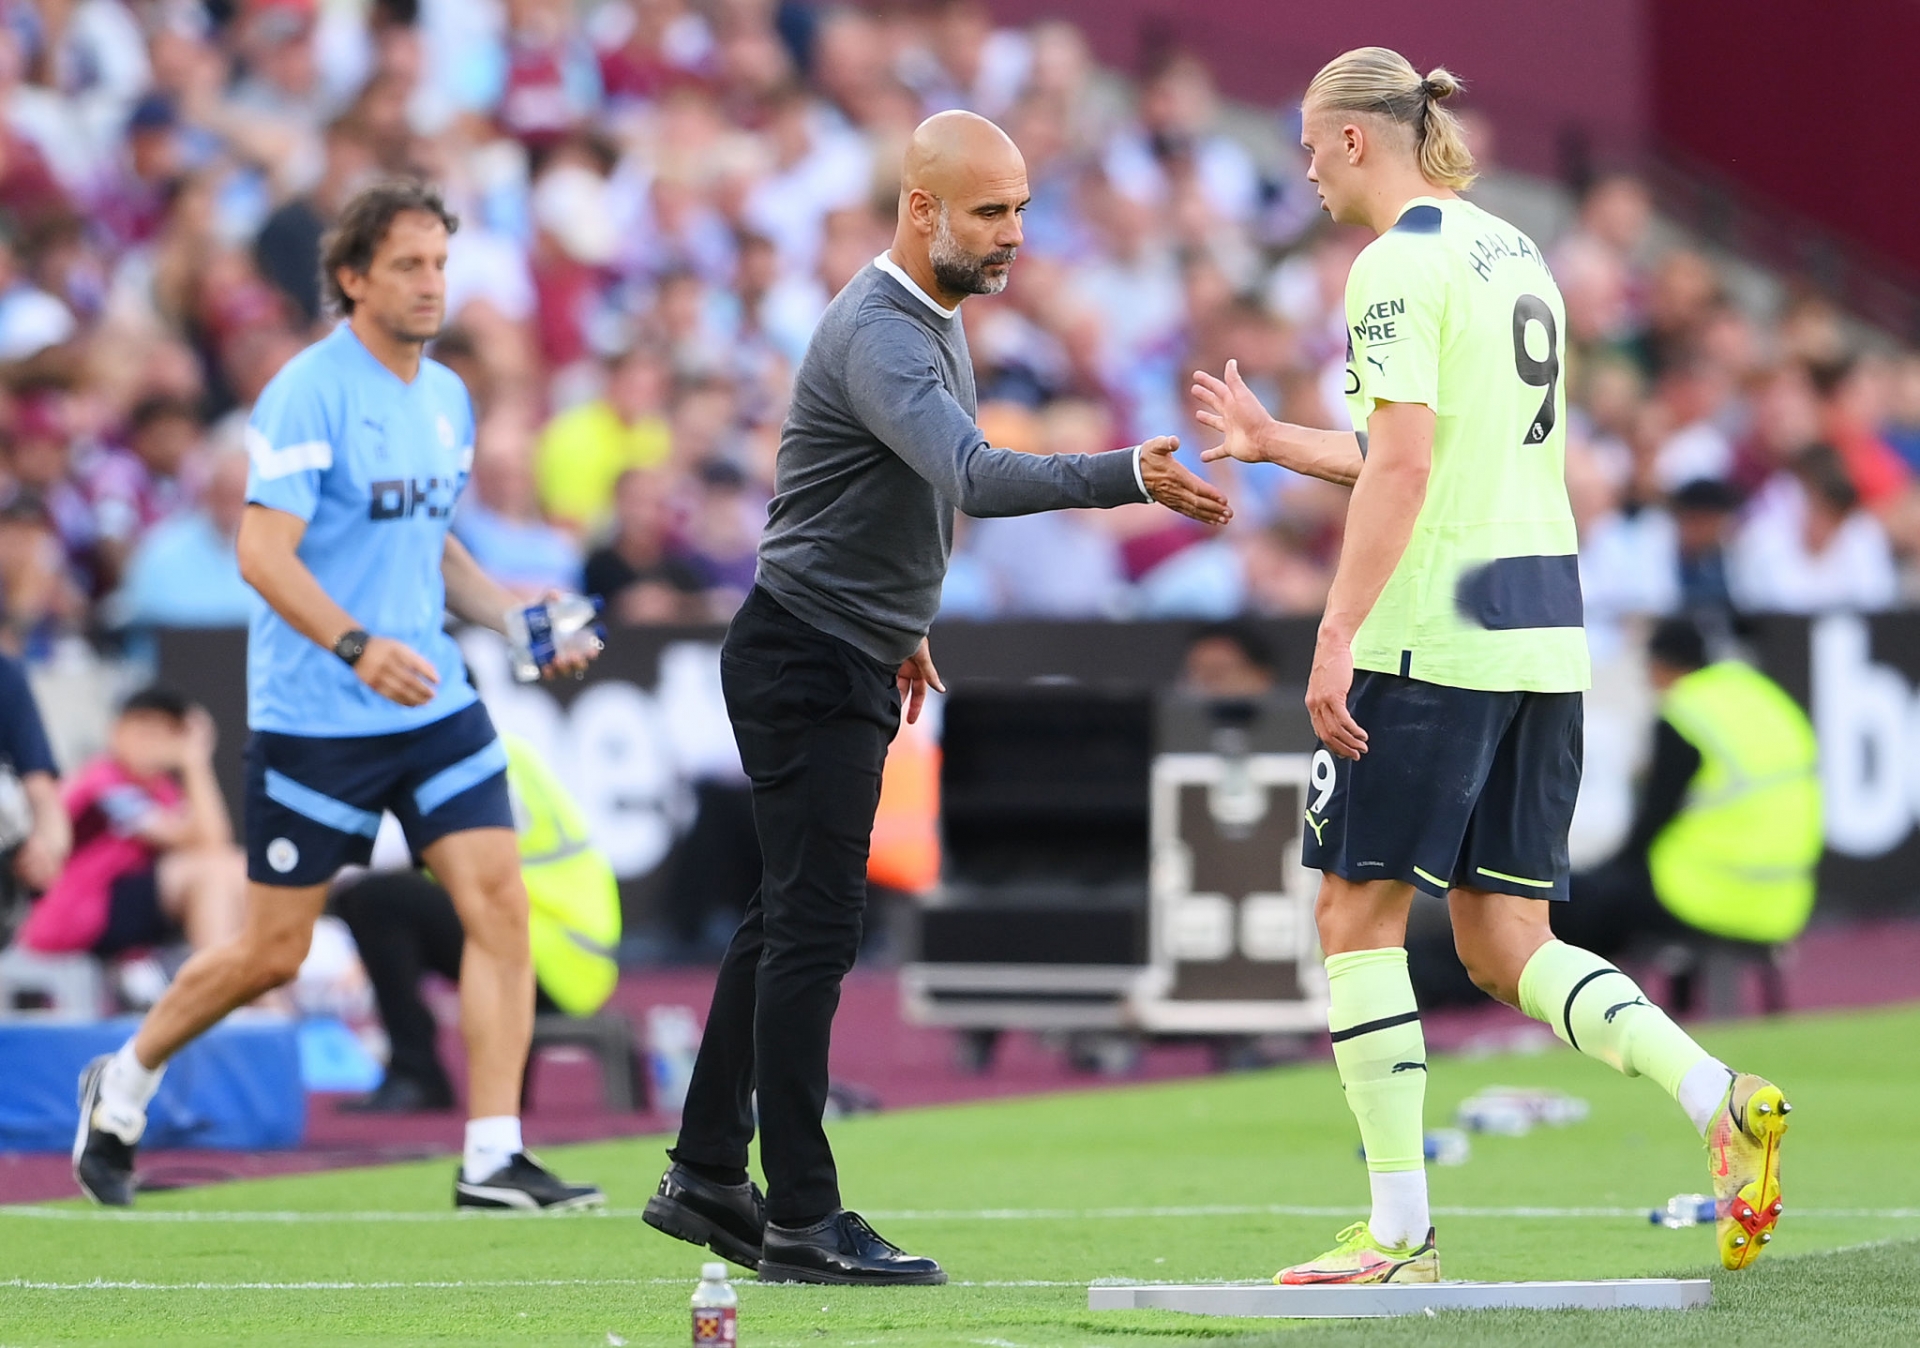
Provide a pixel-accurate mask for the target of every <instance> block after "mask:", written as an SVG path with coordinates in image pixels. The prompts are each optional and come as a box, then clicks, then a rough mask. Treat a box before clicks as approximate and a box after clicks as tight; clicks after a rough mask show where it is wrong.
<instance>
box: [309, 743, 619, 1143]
mask: <svg viewBox="0 0 1920 1348" xmlns="http://www.w3.org/2000/svg"><path fill="white" fill-rule="evenodd" d="M500 738H501V740H502V742H503V743H504V744H505V745H506V750H507V789H508V792H509V794H510V796H511V798H512V801H513V821H514V828H515V831H516V832H517V833H518V835H519V844H520V873H521V876H522V878H523V879H524V880H525V881H526V886H527V898H528V900H529V909H530V923H529V927H530V933H529V934H530V936H531V938H532V944H533V972H534V982H535V984H536V990H535V995H536V1001H535V1006H536V1008H537V1009H538V1010H540V1011H548V1012H551V1011H556V1010H558V1011H564V1012H565V1013H566V1014H568V1015H570V1016H590V1015H592V1014H593V1013H594V1012H596V1011H598V1010H599V1009H600V1008H601V1007H602V1006H603V1005H605V1004H606V1000H607V998H608V997H609V996H610V995H612V993H613V988H614V984H615V983H616V982H617V981H618V980H619V977H620V970H619V967H618V966H617V965H616V964H615V963H614V948H615V947H616V946H618V945H619V944H620V893H619V889H618V888H617V886H616V884H615V882H614V876H613V869H612V867H610V866H609V865H608V864H607V859H606V858H605V857H604V856H602V855H601V854H600V853H599V852H597V851H595V850H594V849H593V847H592V846H591V845H590V844H589V843H588V841H587V825H586V819H585V817H584V816H583V815H582V814H581V813H580V807H579V806H578V805H576V804H575V803H574V801H573V798H572V797H571V796H569V795H568V794H567V791H566V788H565V787H563V786H562V785H561V784H560V780H559V778H558V777H556V776H555V775H554V773H553V771H552V770H551V769H550V768H548V767H547V765H546V764H545V763H543V762H541V761H540V758H539V756H538V755H537V754H535V753H534V752H533V750H532V749H531V747H529V746H528V744H527V743H526V742H525V741H524V740H520V739H516V738H515V737H513V736H512V735H502V736H501V737H500ZM332 908H333V911H334V913H336V914H337V915H338V916H339V917H340V918H341V919H342V920H343V921H345V922H346V924H347V927H348V929H349V930H350V931H351V932H352V933H353V940H354V944H355V945H356V946H358V947H359V950H360V962H361V963H362V964H364V965H365V966H366V970H367V977H368V980H369V981H370V982H372V984H373V993H374V998H375V1000H376V1001H377V1002H378V1003H379V1006H380V1019H381V1021H382V1022H383V1023H384V1024H385V1026H386V1030H387V1040H388V1043H389V1045H390V1046H391V1050H390V1052H389V1053H388V1056H387V1072H386V1077H385V1078H384V1079H383V1080H382V1081H381V1083H380V1088H379V1089H378V1090H376V1091H374V1092H373V1093H372V1094H371V1095H369V1096H366V1097H365V1098H363V1099H361V1100H357V1101H352V1102H349V1103H347V1104H346V1105H344V1106H343V1108H347V1109H351V1110H355V1111H360V1112H368V1113H407V1112H412V1111H416V1110H439V1109H451V1108H452V1107H453V1103H454V1101H453V1086H452V1083H451V1082H449V1081H448V1079H447V1074H446V1069H445V1068H444V1067H443V1066H442V1065H441V1062H440V1054H439V1050H438V1046H437V1044H436V1042H435V1040H436V1038H437V1036H438V1027H437V1026H436V1025H435V1023H434V1019H433V1013H432V1012H431V1011H429V1010H428V1009H427V1004H426V1002H425V1001H424V1000H422V998H421V996H420V978H421V975H422V974H425V973H429V972H431V973H437V974H439V975H440V976H441V977H443V978H446V979H448V980H449V981H455V982H457V981H458V980H459V977H460V959H461V953H462V950H463V948H464V946H465V941H466V934H465V932H464V931H463V930H462V928H461V926H460V918H459V915H458V914H457V913H455V911H454V907H453V900H452V899H451V898H449V897H448V895H447V892H446V890H444V889H442V888H441V887H440V886H439V885H437V884H435V883H434V882H433V879H432V877H431V876H429V875H427V874H426V873H425V872H422V871H416V870H393V871H374V872H371V873H369V874H368V875H366V876H364V877H362V878H361V879H359V880H356V881H354V882H353V883H352V884H350V885H348V886H346V887H345V888H343V889H341V890H340V892H339V893H337V894H335V895H334V897H333V903H332Z"/></svg>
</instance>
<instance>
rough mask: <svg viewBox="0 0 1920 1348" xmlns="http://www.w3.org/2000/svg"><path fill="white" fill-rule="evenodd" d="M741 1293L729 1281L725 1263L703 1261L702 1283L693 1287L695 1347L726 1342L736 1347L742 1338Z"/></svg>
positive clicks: (729, 1345)
mask: <svg viewBox="0 0 1920 1348" xmlns="http://www.w3.org/2000/svg"><path fill="white" fill-rule="evenodd" d="M739 1306H740V1296H739V1294H738V1293H737V1292H735V1291H734V1290H733V1284H732V1283H730V1282H728V1281H727V1266H726V1265H725V1264H720V1263H714V1264H702V1265H701V1266H700V1285H699V1286H698V1287H696V1288H694V1289H693V1348H703V1345H713V1344H725V1345H726V1348H733V1345H734V1344H736V1343H738V1342H739V1341H740V1340H739V1332H740V1331H739V1327H738V1325H737V1324H736V1319H737V1317H738V1315H739Z"/></svg>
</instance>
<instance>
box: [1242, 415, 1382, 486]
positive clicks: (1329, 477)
mask: <svg viewBox="0 0 1920 1348" xmlns="http://www.w3.org/2000/svg"><path fill="white" fill-rule="evenodd" d="M1261 449H1262V451H1263V452H1264V453H1265V454H1266V456H1267V457H1268V458H1269V459H1271V460H1272V461H1273V462H1274V463H1277V464H1279V465H1281V466H1282V467H1284V468H1291V469H1292V470H1293V471H1294V472H1296V473H1305V474H1306V475H1307V476H1308V477H1317V478H1320V479H1321V480H1322V481H1325V482H1332V483H1336V484H1338V485H1339V486H1342V487H1351V486H1352V485H1353V484H1354V483H1355V482H1357V481H1359V479H1360V469H1361V468H1362V467H1364V466H1365V464H1366V459H1365V457H1364V456H1362V454H1361V453H1360V437H1359V436H1358V435H1356V434H1354V433H1353V432H1352V431H1323V430H1318V429H1316V428H1314V427H1312V426H1294V425H1291V424H1289V423H1287V422H1284V421H1273V422H1269V423H1268V425H1267V427H1266V434H1265V435H1264V437H1262V440H1261Z"/></svg>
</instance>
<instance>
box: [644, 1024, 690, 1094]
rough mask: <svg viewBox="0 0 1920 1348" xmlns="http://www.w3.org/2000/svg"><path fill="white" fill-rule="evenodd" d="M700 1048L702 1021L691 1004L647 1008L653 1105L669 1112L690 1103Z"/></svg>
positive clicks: (648, 1050) (648, 1051)
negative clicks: (696, 1059)
mask: <svg viewBox="0 0 1920 1348" xmlns="http://www.w3.org/2000/svg"><path fill="white" fill-rule="evenodd" d="M699 1052H700V1021H699V1019H698V1018H697V1017H696V1016H695V1015H694V1014H693V1008H692V1007H690V1006H653V1007H648V1008H647V1058H648V1062H649V1065H650V1066H651V1067H652V1069H653V1107H654V1108H655V1109H658V1110H662V1111H664V1112H666V1113H669V1114H677V1113H679V1112H680V1108H681V1106H682V1105H684V1104H686V1103H687V1088H688V1087H689V1086H691V1085H692V1084H693V1064H694V1060H695V1058H696V1057H697V1056H698V1055H699Z"/></svg>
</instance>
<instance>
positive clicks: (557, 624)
mask: <svg viewBox="0 0 1920 1348" xmlns="http://www.w3.org/2000/svg"><path fill="white" fill-rule="evenodd" d="M605 637H606V629H605V628H604V627H602V626H601V625H600V601H599V600H598V599H590V598H588V597H587V596H585V595H578V594H562V595H556V596H555V597H553V598H552V599H542V600H541V601H540V602H539V603H536V604H528V605H526V606H524V607H521V608H510V609H508V610H507V647H508V658H509V660H510V661H511V662H512V665H513V677H514V678H515V679H518V680H519V681H520V682H521V683H537V682H539V680H540V675H541V674H542V673H543V672H545V670H546V668H547V666H548V665H551V664H552V663H553V662H554V661H555V660H557V659H559V658H560V657H562V656H566V655H575V654H583V655H592V654H595V653H597V652H598V651H599V650H600V648H601V645H602V644H603V641H604V638H605Z"/></svg>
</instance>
